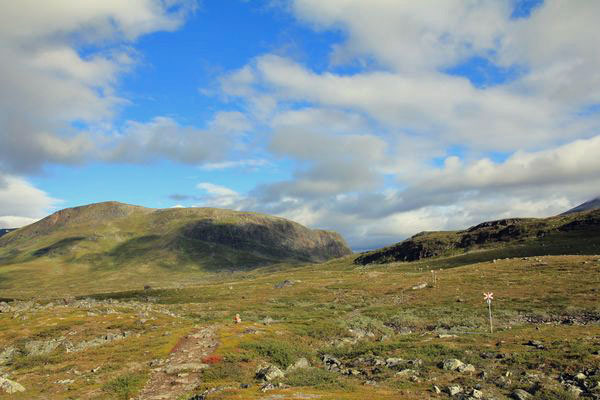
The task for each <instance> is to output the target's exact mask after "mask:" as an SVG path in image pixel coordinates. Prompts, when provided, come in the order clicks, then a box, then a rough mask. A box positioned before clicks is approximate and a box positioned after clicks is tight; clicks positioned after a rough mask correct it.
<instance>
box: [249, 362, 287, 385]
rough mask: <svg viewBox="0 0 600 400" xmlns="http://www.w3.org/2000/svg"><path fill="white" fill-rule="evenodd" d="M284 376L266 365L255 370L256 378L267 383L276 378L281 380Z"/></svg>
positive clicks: (279, 371)
mask: <svg viewBox="0 0 600 400" xmlns="http://www.w3.org/2000/svg"><path fill="white" fill-rule="evenodd" d="M284 376H285V374H284V373H283V371H281V370H280V369H279V368H277V367H276V366H274V365H267V366H265V367H261V368H258V369H257V370H256V377H257V378H258V379H262V380H265V381H267V382H270V381H274V380H275V379H278V378H283V377H284Z"/></svg>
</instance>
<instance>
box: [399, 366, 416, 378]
mask: <svg viewBox="0 0 600 400" xmlns="http://www.w3.org/2000/svg"><path fill="white" fill-rule="evenodd" d="M415 375H417V371H415V370H414V369H410V368H406V369H403V370H402V371H400V372H396V376H399V377H402V378H406V377H413V376H415Z"/></svg>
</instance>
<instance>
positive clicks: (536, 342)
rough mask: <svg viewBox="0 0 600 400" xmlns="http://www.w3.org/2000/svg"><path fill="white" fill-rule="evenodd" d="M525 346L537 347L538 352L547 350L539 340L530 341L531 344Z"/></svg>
mask: <svg viewBox="0 0 600 400" xmlns="http://www.w3.org/2000/svg"><path fill="white" fill-rule="evenodd" d="M525 345H526V346H531V347H535V348H536V349H538V350H544V349H545V348H546V347H545V346H544V344H543V343H542V342H540V341H539V340H530V341H529V342H527V343H525Z"/></svg>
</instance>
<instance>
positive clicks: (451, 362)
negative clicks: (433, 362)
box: [440, 358, 465, 371]
mask: <svg viewBox="0 0 600 400" xmlns="http://www.w3.org/2000/svg"><path fill="white" fill-rule="evenodd" d="M464 365H465V363H464V362H462V361H460V360H458V359H456V358H450V359H447V360H444V361H442V363H441V365H440V366H441V368H442V369H445V370H446V371H458V369H459V368H461V367H464Z"/></svg>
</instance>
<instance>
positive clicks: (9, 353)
mask: <svg viewBox="0 0 600 400" xmlns="http://www.w3.org/2000/svg"><path fill="white" fill-rule="evenodd" d="M17 353H18V350H17V349H16V348H14V347H7V348H5V349H4V350H3V351H2V352H0V365H4V364H6V363H8V362H9V361H10V360H12V359H13V358H14V357H15V356H16V355H17Z"/></svg>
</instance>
